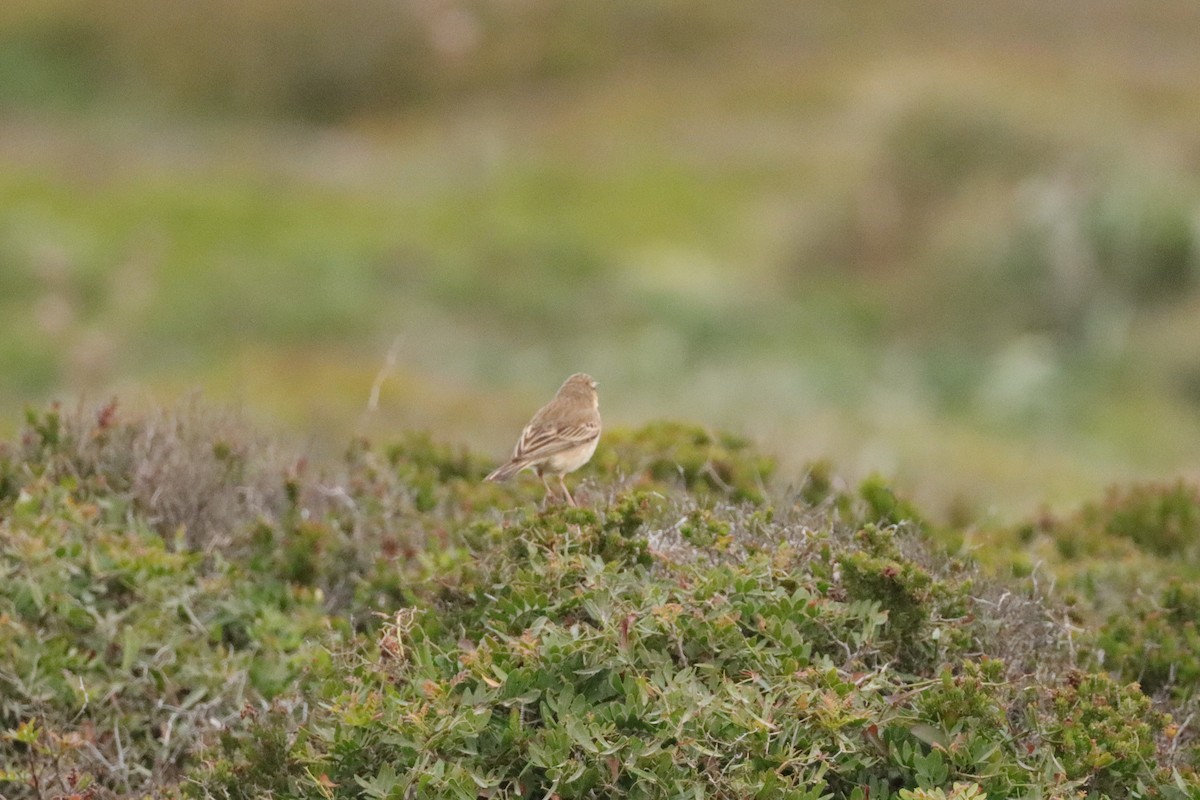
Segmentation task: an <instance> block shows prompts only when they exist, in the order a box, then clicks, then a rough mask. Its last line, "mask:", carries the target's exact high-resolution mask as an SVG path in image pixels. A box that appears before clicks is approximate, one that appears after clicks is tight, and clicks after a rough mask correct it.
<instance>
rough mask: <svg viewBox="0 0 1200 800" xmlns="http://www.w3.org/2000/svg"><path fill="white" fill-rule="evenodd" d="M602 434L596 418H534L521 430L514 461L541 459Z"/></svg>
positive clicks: (514, 452) (514, 451)
mask: <svg viewBox="0 0 1200 800" xmlns="http://www.w3.org/2000/svg"><path fill="white" fill-rule="evenodd" d="M599 435H600V423H599V422H598V421H596V420H586V421H577V422H565V423H558V424H556V423H553V422H540V421H538V420H534V421H533V422H531V423H529V425H527V426H526V427H525V430H523V431H521V438H520V439H519V440H518V441H517V447H516V449H515V450H513V461H530V462H532V461H539V460H541V459H543V458H549V457H550V456H552V455H554V454H555V453H561V452H563V451H565V450H570V449H571V448H573V447H578V446H579V445H581V444H586V443H588V442H590V441H592V440H593V439H595V438H596V437H597V436H599Z"/></svg>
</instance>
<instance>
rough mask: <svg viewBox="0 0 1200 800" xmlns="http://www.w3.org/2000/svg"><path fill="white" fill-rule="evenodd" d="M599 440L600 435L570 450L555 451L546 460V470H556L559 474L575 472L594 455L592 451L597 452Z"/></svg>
mask: <svg viewBox="0 0 1200 800" xmlns="http://www.w3.org/2000/svg"><path fill="white" fill-rule="evenodd" d="M599 441H600V437H599V436H597V437H596V438H595V439H592V440H591V441H590V442H588V443H587V444H581V445H579V446H578V447H572V448H571V449H570V450H564V451H563V452H561V453H555V454H554V455H552V456H550V458H549V459H547V460H546V466H545V470H546V471H547V472H556V473H558V474H559V475H564V474H566V473H568V472H574V471H575V470H577V469H579V468H580V467H582V466H583V465H584V464H586V463H587V462H588V459H589V458H591V457H592V453H594V452H596V444H597V443H598V442H599Z"/></svg>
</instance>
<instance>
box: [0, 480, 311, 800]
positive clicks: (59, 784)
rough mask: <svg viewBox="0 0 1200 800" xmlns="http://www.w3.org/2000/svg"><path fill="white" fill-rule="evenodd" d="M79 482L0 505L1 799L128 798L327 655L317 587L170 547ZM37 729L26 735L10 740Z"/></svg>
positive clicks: (33, 490) (43, 483) (52, 485)
mask: <svg viewBox="0 0 1200 800" xmlns="http://www.w3.org/2000/svg"><path fill="white" fill-rule="evenodd" d="M78 489H79V485H78V483H77V481H76V479H75V478H73V477H60V478H56V479H52V478H50V477H49V476H46V475H43V476H41V477H38V478H35V479H33V480H31V481H30V482H28V483H25V484H24V485H23V486H22V487H21V489H20V493H19V496H18V497H17V499H16V500H15V501H14V502H12V503H11V504H7V505H6V506H5V507H4V508H3V509H2V510H0V621H2V622H0V664H2V666H0V683H2V684H3V685H4V692H3V693H2V694H0V730H4V731H15V732H16V733H14V734H13V735H11V736H9V737H8V738H5V739H4V740H2V741H0V762H2V763H6V764H11V765H14V767H16V769H17V772H16V773H15V775H13V776H10V777H9V778H8V780H9V781H10V783H9V785H8V788H7V789H5V793H6V795H7V796H9V797H12V796H13V794H11V792H12V790H13V789H15V788H17V787H20V786H21V785H22V784H26V783H27V782H33V783H35V784H37V785H38V786H40V787H43V788H42V791H55V792H58V791H61V792H67V791H68V789H70V788H72V787H75V788H83V787H84V786H89V785H94V786H95V787H97V788H107V789H109V790H120V791H124V792H134V791H137V790H139V789H140V788H142V787H147V786H153V785H157V784H159V783H161V782H163V781H172V780H174V779H176V778H177V777H178V775H179V771H180V769H181V768H182V767H183V766H185V765H186V764H187V762H188V761H189V759H190V758H191V757H192V754H193V752H194V748H195V747H196V745H197V743H198V742H199V741H200V740H201V739H203V738H204V737H205V736H207V735H210V734H211V733H213V732H214V730H215V729H219V728H221V727H224V726H226V725H229V724H231V723H232V721H233V720H235V719H237V717H238V714H239V713H240V712H241V711H242V709H243V708H244V707H246V706H247V705H249V706H253V705H256V704H258V703H261V702H263V701H264V700H265V699H267V698H270V697H273V696H275V695H277V694H279V693H280V692H282V691H285V690H287V689H289V688H290V687H292V686H294V685H295V682H296V680H297V678H298V676H300V675H301V674H302V673H304V672H305V671H306V670H308V669H310V668H312V667H313V666H315V665H319V664H321V663H323V662H325V661H326V660H327V659H328V657H329V654H328V651H327V650H326V649H325V648H324V647H323V646H322V642H323V641H325V640H326V639H327V634H328V633H329V632H330V629H329V624H328V621H327V620H326V618H325V616H324V613H323V610H322V608H321V604H320V602H319V599H318V598H317V597H316V596H315V595H314V593H313V592H311V591H306V590H305V589H304V588H303V587H301V586H297V585H287V584H284V583H279V582H275V581H271V580H264V579H263V576H261V575H253V574H250V573H247V572H246V571H244V570H243V569H240V568H239V567H237V566H236V565H234V564H231V563H228V562H225V561H224V560H222V559H220V558H217V559H215V560H206V559H205V558H203V557H202V556H201V555H199V554H194V553H182V552H170V551H169V550H168V549H167V547H166V544H165V542H164V541H163V539H162V537H160V536H159V535H158V534H156V533H154V532H153V531H151V530H149V529H148V527H147V526H146V524H145V523H144V522H143V521H140V520H135V521H126V520H125V519H123V518H122V516H121V515H118V516H117V517H116V518H115V519H114V518H113V516H112V514H111V511H112V507H111V506H110V505H109V504H108V503H106V502H105V500H104V499H102V498H97V499H96V500H95V502H92V501H85V500H80V499H79V497H78ZM35 725H36V727H37V729H38V731H39V734H38V737H37V738H36V740H31V739H30V738H29V736H23V735H22V734H21V733H20V732H21V731H22V730H24V731H26V732H27V733H28V732H29V731H30V730H32V726H35ZM78 781H83V783H71V782H78ZM69 783H70V785H68V784H69ZM17 796H20V795H19V794H18V795H17ZM36 796H42V795H36Z"/></svg>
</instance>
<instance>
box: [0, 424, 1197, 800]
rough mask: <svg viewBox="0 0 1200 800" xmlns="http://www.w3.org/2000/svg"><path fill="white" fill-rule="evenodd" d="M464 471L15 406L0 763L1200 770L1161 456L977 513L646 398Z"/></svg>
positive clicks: (1183, 586)
mask: <svg viewBox="0 0 1200 800" xmlns="http://www.w3.org/2000/svg"><path fill="white" fill-rule="evenodd" d="M490 466H491V463H490V462H489V461H487V460H486V459H480V458H478V457H476V456H473V455H472V454H470V453H469V452H466V451H464V450H461V449H456V448H450V447H445V446H442V445H439V444H436V443H434V442H432V441H431V440H430V439H428V438H427V437H424V436H410V437H406V438H405V439H403V440H402V441H400V442H399V443H397V444H394V445H390V446H386V447H382V448H379V447H375V446H372V445H370V444H369V443H367V442H365V441H356V442H354V443H352V445H351V446H350V447H349V448H348V450H347V451H346V453H345V456H344V459H343V460H342V461H341V463H338V464H327V465H321V466H318V465H316V464H312V463H308V462H307V461H305V460H304V459H299V458H297V457H296V456H295V455H293V454H289V453H287V452H286V451H285V450H284V449H282V448H280V447H278V446H276V445H272V443H271V442H270V441H267V440H264V439H263V438H262V437H260V436H258V435H256V434H255V433H254V431H253V430H252V429H250V428H249V427H248V426H247V425H246V424H245V423H244V422H242V421H240V420H239V419H238V418H237V417H235V416H232V415H229V414H224V413H215V412H212V411H208V410H205V409H204V408H202V407H198V406H189V407H185V408H181V409H179V410H176V411H170V412H167V411H159V412H155V413H152V414H149V415H143V416H129V417H126V416H124V415H122V414H121V413H120V411H119V409H118V408H117V407H116V406H115V405H109V406H106V407H104V408H102V409H99V410H98V411H97V412H95V413H91V412H89V413H86V414H84V413H77V414H75V413H73V414H64V413H63V412H61V411H60V410H58V409H52V410H50V411H48V412H45V413H31V414H30V416H29V418H28V420H27V424H26V426H25V427H24V429H23V431H22V433H21V434H20V436H19V437H18V438H17V439H16V440H15V441H12V442H10V443H7V444H4V445H3V446H0V732H2V733H3V738H2V739H0V764H2V765H3V767H2V771H0V781H2V783H0V793H3V794H4V796H6V797H10V798H27V797H29V798H32V797H36V798H52V797H92V798H105V797H146V796H153V797H171V796H186V797H190V798H262V797H280V798H282V797H313V798H316V797H325V798H407V797H447V798H450V797H456V798H458V797H461V798H477V797H489V798H490V797H495V798H502V797H508V798H517V797H521V798H526V797H528V798H542V797H560V798H598V797H616V796H631V797H646V798H658V797H662V798H667V797H680V796H687V797H692V796H710V797H730V798H734V797H737V798H744V797H761V798H768V797H771V798H774V797H790V798H811V800H816V799H817V798H855V799H856V800H868V798H876V799H878V798H888V797H897V798H902V799H903V800H915V799H917V798H921V799H926V798H928V799H932V798H958V799H959V800H968V798H981V797H985V796H986V797H993V798H1007V797H1020V798H1057V797H1062V798H1066V797H1076V796H1088V797H1095V798H1100V797H1111V798H1125V797H1169V798H1176V797H1179V798H1182V797H1188V796H1195V793H1196V792H1198V791H1200V775H1197V773H1196V767H1197V765H1198V764H1200V751H1198V750H1197V748H1196V746H1195V744H1194V737H1193V735H1192V732H1191V731H1190V730H1189V728H1188V723H1189V722H1190V720H1191V714H1192V709H1193V687H1194V685H1195V681H1196V679H1197V676H1198V675H1200V666H1198V664H1197V657H1196V650H1195V644H1196V642H1197V639H1198V638H1200V637H1198V636H1197V633H1196V625H1197V622H1198V621H1200V601H1198V600H1197V597H1196V592H1195V590H1194V589H1193V588H1191V587H1193V586H1194V585H1195V583H1194V582H1190V581H1189V579H1190V578H1194V577H1195V573H1196V572H1197V566H1196V564H1197V561H1196V552H1197V547H1196V546H1197V543H1198V542H1200V524H1198V520H1200V498H1198V497H1197V491H1196V490H1195V489H1194V488H1192V487H1189V486H1187V485H1186V484H1178V485H1171V486H1165V487H1145V486H1143V487H1135V488H1132V489H1129V490H1122V491H1114V492H1113V493H1112V494H1111V495H1110V496H1109V497H1107V498H1105V499H1104V500H1103V501H1101V502H1098V503H1096V504H1094V505H1089V506H1087V507H1085V508H1083V509H1081V510H1080V511H1079V512H1078V514H1076V515H1074V516H1064V517H1061V518H1059V517H1051V516H1049V515H1046V516H1044V517H1042V518H1039V519H1038V520H1036V521H1034V522H1031V523H1029V524H1028V525H1020V526H1015V527H1013V528H1005V529H998V530H993V531H987V532H986V534H985V532H981V531H978V530H975V529H974V528H972V527H969V526H966V525H964V526H961V527H956V528H940V527H935V526H932V525H930V524H929V523H927V522H924V521H922V519H921V515H920V514H919V513H918V512H917V510H916V509H914V508H913V507H912V506H911V504H909V503H907V502H905V501H904V500H902V499H901V498H898V497H897V496H896V495H895V494H894V493H893V492H892V491H891V490H890V489H889V488H888V487H887V486H886V485H884V484H883V483H882V482H880V481H878V480H871V481H868V482H867V483H865V484H863V485H862V486H861V487H859V488H857V489H854V490H849V489H845V488H841V487H840V485H839V482H838V480H837V479H836V478H835V477H833V476H832V474H831V471H830V469H829V467H827V466H825V465H820V464H817V465H812V467H811V468H810V470H809V471H808V473H807V474H806V476H805V477H804V479H803V480H802V481H799V482H792V483H791V485H790V488H785V487H786V486H787V485H788V483H787V482H786V481H783V480H781V476H779V475H777V474H775V467H774V464H773V462H772V461H771V460H770V459H766V458H763V457H761V456H759V455H757V454H755V453H754V452H753V451H752V450H750V449H749V448H748V447H747V446H746V444H745V443H744V442H742V441H739V440H736V439H733V438H730V437H724V436H718V435H713V434H711V433H709V432H706V431H704V430H701V429H698V428H694V427H689V426H685V425H678V424H660V425H653V426H649V427H647V428H644V429H642V430H639V431H630V432H616V433H613V434H611V435H608V436H606V438H605V441H604V442H603V444H602V447H601V450H599V451H598V452H597V456H596V458H595V459H594V461H593V463H592V464H591V465H589V467H588V468H586V469H585V470H584V472H583V478H582V485H581V487H580V490H579V491H578V492H577V495H578V496H579V497H580V499H581V500H582V501H583V502H582V507H580V508H578V509H571V508H564V507H550V508H546V509H538V508H537V507H536V504H537V502H538V501H539V500H540V486H538V485H536V484H537V482H536V481H527V482H517V483H516V484H512V485H508V486H496V485H494V484H485V483H482V482H481V481H480V478H481V477H482V476H483V475H484V474H486V471H487V469H488V468H489V467H490ZM983 535H987V536H989V537H991V539H990V541H989V542H988V543H987V544H981V543H980V541H979V540H978V537H979V536H983ZM1118 544H1119V546H1121V547H1123V548H1125V549H1124V550H1123V551H1122V552H1124V553H1126V554H1127V556H1126V557H1124V558H1122V559H1120V560H1114V559H1112V558H1110V557H1109V555H1110V554H1109V553H1103V554H1100V555H1097V554H1095V553H1092V552H1091V551H1090V549H1091V548H1104V549H1107V548H1109V547H1115V546H1118ZM972 549H974V550H975V552H976V553H977V554H978V555H980V556H981V557H983V558H982V561H981V562H980V563H976V561H975V560H974V559H973V558H970V557H967V556H964V555H962V554H963V553H966V552H968V551H970V550H972ZM951 551H954V552H957V553H959V555H955V554H954V553H952V552H951ZM1031 553H1035V554H1040V555H1038V558H1039V563H1038V565H1037V566H1036V567H1035V568H1033V569H1031V568H1030V567H1029V565H1028V562H1027V561H1026V559H1028V558H1030V557H1031V556H1030V555H1029V554H1031ZM1051 553H1057V555H1051ZM1169 573H1173V574H1174V576H1175V578H1176V580H1174V581H1169V580H1161V581H1160V580H1157V577H1156V576H1164V575H1167V574H1169ZM1054 578H1057V579H1058V585H1057V586H1055V587H1053V588H1051V587H1049V586H1048V584H1050V583H1052V582H1053V580H1054ZM1151 584H1153V585H1154V586H1153V588H1154V591H1152V592H1151V591H1150V589H1151ZM1139 681H1140V682H1141V684H1140V687H1139V684H1138V682H1139Z"/></svg>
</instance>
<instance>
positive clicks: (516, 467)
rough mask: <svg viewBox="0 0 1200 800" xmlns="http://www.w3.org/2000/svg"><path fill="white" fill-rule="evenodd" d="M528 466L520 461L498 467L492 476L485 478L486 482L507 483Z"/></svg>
mask: <svg viewBox="0 0 1200 800" xmlns="http://www.w3.org/2000/svg"><path fill="white" fill-rule="evenodd" d="M527 466H529V465H528V464H525V463H522V462H520V461H509V462H508V463H507V464H501V465H500V466H499V467H497V468H496V469H495V470H494V471H493V472H492V473H491V474H490V475H488V476H487V477H486V478H484V480H485V481H506V480H508V479H509V478H511V477H512V476H513V475H516V474H517V473H518V472H520V471H521V470H523V469H525V467H527Z"/></svg>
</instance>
